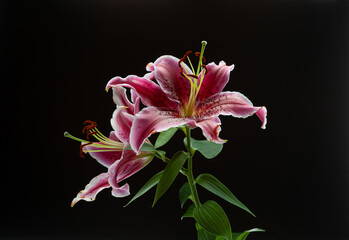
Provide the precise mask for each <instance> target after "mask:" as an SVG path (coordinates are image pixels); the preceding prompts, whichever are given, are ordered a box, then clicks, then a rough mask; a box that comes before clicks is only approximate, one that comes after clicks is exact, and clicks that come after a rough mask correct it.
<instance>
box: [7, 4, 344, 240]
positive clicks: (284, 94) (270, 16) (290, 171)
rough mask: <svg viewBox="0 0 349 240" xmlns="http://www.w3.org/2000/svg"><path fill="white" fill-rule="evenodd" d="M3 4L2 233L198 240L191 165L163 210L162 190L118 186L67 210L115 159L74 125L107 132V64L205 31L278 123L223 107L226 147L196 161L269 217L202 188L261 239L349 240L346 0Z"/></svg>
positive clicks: (138, 60)
mask: <svg viewBox="0 0 349 240" xmlns="http://www.w3.org/2000/svg"><path fill="white" fill-rule="evenodd" d="M0 11H1V12H0V24H1V25H0V27H1V29H0V34H1V37H0V41H1V53H0V54H1V57H0V61H1V62H0V69H1V72H0V74H1V76H0V77H1V90H2V94H1V97H2V99H1V100H2V101H1V102H2V108H1V110H2V112H3V113H4V114H3V115H2V117H1V119H2V124H1V127H2V130H1V132H2V133H3V134H2V143H3V144H2V158H1V159H2V167H1V176H2V178H3V179H2V181H1V183H2V187H1V191H0V192H1V224H0V238H1V239H195V238H196V231H195V228H194V224H193V221H192V220H191V219H185V220H183V221H181V220H180V216H181V214H182V213H183V210H181V209H180V206H179V202H178V200H177V198H178V189H179V187H180V186H181V185H182V184H183V183H184V181H185V179H184V177H183V176H181V177H179V178H178V179H177V180H176V181H175V184H174V185H173V186H172V187H171V188H170V190H169V191H168V192H167V193H166V195H164V196H163V198H161V199H160V201H159V202H158V204H157V205H156V206H155V207H154V208H153V209H152V208H151V204H152V198H153V195H154V190H153V191H151V192H149V193H147V194H146V195H145V196H144V197H142V198H140V199H139V200H137V201H136V202H134V203H133V204H131V205H130V206H128V207H127V208H123V205H124V204H125V203H126V202H127V201H128V200H129V199H130V198H129V197H128V198H127V199H116V198H114V197H112V196H111V195H110V191H109V190H104V191H103V192H101V193H100V194H99V195H98V196H97V199H96V201H95V202H90V203H88V202H83V201H82V202H79V203H78V204H77V205H76V206H75V207H74V208H70V202H71V200H72V198H73V197H75V196H76V194H77V193H78V192H79V191H80V190H81V189H83V188H84V186H85V185H86V184H87V183H88V182H89V181H90V180H91V179H92V178H93V177H94V176H96V175H97V174H99V173H101V172H103V171H105V169H104V168H103V167H102V166H100V165H98V164H97V163H96V162H95V161H94V160H93V159H92V158H90V157H86V158H84V159H81V158H80V157H79V144H78V143H77V142H73V141H71V140H70V139H66V138H64V137H63V132H64V131H66V130H67V131H69V132H70V133H72V134H73V135H75V136H78V137H83V135H82V133H81V129H82V127H83V125H82V123H83V121H85V120H86V119H90V120H94V121H96V122H97V123H98V124H99V129H100V130H101V131H103V132H104V133H106V134H107V133H108V132H109V131H110V130H111V127H110V126H109V120H110V117H111V114H112V112H113V110H114V109H115V105H114V104H113V102H112V99H111V93H110V92H109V93H106V92H105V91H104V88H105V84H106V83H107V81H108V80H109V79H110V78H112V77H114V76H123V77H125V76H127V75H129V74H136V75H143V74H144V73H145V72H146V71H145V66H146V64H147V63H148V62H150V61H155V60H156V58H157V57H159V56H161V55H163V54H172V55H175V56H177V57H182V56H183V55H184V53H185V52H186V51H188V50H194V51H199V50H200V42H201V41H202V40H206V41H207V42H208V45H207V48H206V52H205V56H206V58H207V59H208V62H211V61H214V62H216V63H218V62H219V61H220V60H224V61H225V62H226V63H227V64H235V70H234V71H233V72H232V73H231V78H230V82H229V84H228V85H227V86H226V88H225V90H227V91H239V92H241V93H243V94H245V95H246V96H247V97H249V99H250V100H251V101H252V102H253V103H254V104H255V105H257V106H260V105H265V106H266V107H267V108H268V125H267V129H266V130H261V129H260V128H259V127H260V122H259V120H258V118H257V117H255V116H254V117H251V118H248V119H246V120H241V119H234V118H232V117H221V119H222V133H221V137H222V138H225V139H229V141H228V142H227V143H226V144H225V146H224V149H223V152H222V153H221V154H220V155H219V156H218V157H217V158H215V159H212V160H207V159H204V158H203V157H202V156H200V154H197V155H196V158H195V159H194V171H195V172H194V174H195V175H198V174H199V173H203V172H210V173H212V174H214V175H215V176H217V177H218V178H219V179H220V180H221V181H222V182H224V183H225V184H226V185H227V186H228V187H229V188H230V189H231V190H232V192H233V193H234V194H235V195H236V196H237V197H238V198H239V199H240V200H241V201H242V202H243V203H245V204H246V205H247V206H248V207H249V208H250V209H251V210H252V211H253V212H254V213H255V214H256V215H257V218H253V217H252V216H250V215H248V214H247V213H245V212H243V211H242V210H240V209H238V208H236V207H234V206H232V205H229V204H228V203H226V202H224V201H223V200H220V199H218V198H215V197H214V196H212V195H210V194H208V193H206V192H205V191H204V190H203V189H199V194H200V196H201V199H202V200H203V201H204V200H207V199H214V200H216V201H218V202H219V203H220V204H221V205H222V206H223V208H224V209H225V211H226V212H227V214H228V216H229V218H230V221H231V224H232V228H233V230H234V231H242V230H246V229H250V228H253V227H260V228H263V229H266V230H267V232H265V233H256V234H254V235H251V236H250V239H349V217H348V213H349V194H348V191H349V174H348V173H349V159H348V157H349V154H348V144H349V139H348V136H349V132H348V130H349V128H348V120H349V119H348V117H349V116H348V108H349V104H348V103H349V101H348V87H349V86H348V79H349V74H348V73H349V70H348V66H349V65H348V64H349V48H348V42H349V38H348V36H349V19H348V13H349V11H348V1H330V0H328V1H327V0H323V1H315V0H314V1H310V0H309V1H296V0H295V1H276V0H275V1H272V0H268V1H266V0H265V1H252V0H246V1H239V0H237V1H221V0H217V1H181V0H176V1H174V0H171V1H159V0H149V1H140V0H129V1H126V0H123V1H117V0H115V1H112V0H99V1H97V0H96V1H92V0H70V1H0ZM193 134H194V135H195V137H196V138H202V136H201V131H200V130H195V131H194V132H193ZM182 138H183V134H181V133H179V132H178V133H177V135H176V137H175V138H174V139H173V140H172V142H171V143H170V144H168V145H167V146H166V147H165V148H166V150H167V151H168V153H169V155H171V154H173V153H174V152H175V150H177V149H181V148H182V144H181V142H182ZM152 139H154V138H152ZM163 167H164V164H163V163H161V162H160V161H159V160H156V159H155V160H153V162H152V163H151V164H150V165H148V167H147V168H145V169H143V170H142V171H141V172H139V173H138V174H137V175H134V176H132V177H131V178H129V179H128V180H127V182H128V183H129V184H130V186H131V192H132V193H133V194H134V193H135V192H136V191H137V190H138V189H139V188H140V187H141V186H142V185H143V184H144V183H145V181H146V180H147V179H149V178H150V177H151V176H152V175H153V174H154V173H156V172H158V171H159V170H160V169H162V168H163ZM186 206H187V205H186Z"/></svg>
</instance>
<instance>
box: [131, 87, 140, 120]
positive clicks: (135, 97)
mask: <svg viewBox="0 0 349 240" xmlns="http://www.w3.org/2000/svg"><path fill="white" fill-rule="evenodd" d="M131 99H132V102H133V104H134V105H135V106H134V112H133V115H135V114H136V113H138V112H139V104H140V98H139V96H138V94H137V92H136V91H134V90H132V89H131Z"/></svg>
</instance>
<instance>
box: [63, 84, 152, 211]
mask: <svg viewBox="0 0 349 240" xmlns="http://www.w3.org/2000/svg"><path fill="white" fill-rule="evenodd" d="M125 91H126V90H125V89H124V88H122V87H116V88H114V89H113V99H114V102H115V103H116V104H117V106H118V107H117V109H116V110H115V111H114V113H113V117H112V118H111V125H112V127H113V129H114V131H112V132H111V133H110V135H109V137H106V136H104V135H103V134H102V133H101V132H100V131H99V130H98V129H97V124H96V123H94V122H92V121H86V122H85V124H87V126H85V127H84V129H83V132H84V133H86V134H87V139H89V137H90V136H93V137H94V138H96V139H97V141H96V142H92V141H89V140H83V139H79V138H76V137H73V136H72V135H70V134H69V133H67V132H66V133H65V136H66V137H69V138H72V139H74V140H77V141H80V142H81V143H82V145H81V147H80V150H81V155H82V156H83V153H89V154H90V155H91V156H92V157H93V158H95V159H96V160H97V162H99V163H100V164H101V165H103V166H104V167H106V168H108V171H107V172H104V173H101V174H99V175H98V176H96V177H94V178H93V179H92V180H91V181H90V183H89V184H88V185H86V187H85V189H84V190H82V191H80V192H79V193H78V195H77V196H76V197H75V198H74V199H73V201H72V204H71V206H74V205H75V204H76V203H77V202H78V201H80V200H85V201H93V200H95V197H96V195H97V194H98V193H99V192H100V191H102V190H103V189H105V188H109V187H112V195H113V196H115V197H125V196H127V195H129V194H130V191H129V185H128V184H127V183H126V184H124V185H123V186H121V187H120V186H119V184H118V183H120V182H121V181H123V180H125V179H126V178H128V177H130V176H132V175H133V174H135V173H136V172H138V171H139V170H141V169H142V168H143V167H145V166H146V165H147V164H148V163H149V162H150V161H151V160H152V159H153V154H152V153H151V152H140V153H139V154H136V153H135V152H134V151H132V150H126V149H125V148H126V147H127V146H128V145H129V135H130V130H131V126H132V122H133V118H134V114H135V113H137V112H138V111H139V97H138V96H137V94H136V93H135V92H132V100H133V102H132V103H131V102H130V101H129V100H128V99H127V97H126V93H125Z"/></svg>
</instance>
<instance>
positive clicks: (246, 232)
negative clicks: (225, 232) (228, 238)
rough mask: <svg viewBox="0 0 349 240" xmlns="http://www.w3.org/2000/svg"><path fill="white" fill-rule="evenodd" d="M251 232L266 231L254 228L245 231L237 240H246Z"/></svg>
mask: <svg viewBox="0 0 349 240" xmlns="http://www.w3.org/2000/svg"><path fill="white" fill-rule="evenodd" d="M251 232H265V230H263V229H260V228H253V229H250V230H247V231H244V232H243V233H241V234H240V236H239V237H238V238H236V240H245V239H246V238H247V236H248V235H249V234H250V233H251Z"/></svg>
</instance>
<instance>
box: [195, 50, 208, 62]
mask: <svg viewBox="0 0 349 240" xmlns="http://www.w3.org/2000/svg"><path fill="white" fill-rule="evenodd" d="M200 55H201V53H199V52H196V53H195V56H197V57H200ZM202 62H203V63H204V62H206V58H205V57H204V56H202Z"/></svg>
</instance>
